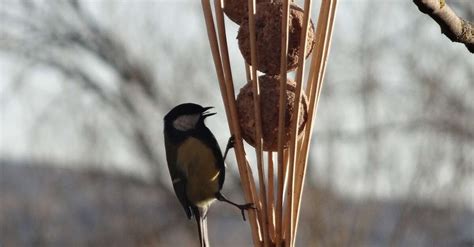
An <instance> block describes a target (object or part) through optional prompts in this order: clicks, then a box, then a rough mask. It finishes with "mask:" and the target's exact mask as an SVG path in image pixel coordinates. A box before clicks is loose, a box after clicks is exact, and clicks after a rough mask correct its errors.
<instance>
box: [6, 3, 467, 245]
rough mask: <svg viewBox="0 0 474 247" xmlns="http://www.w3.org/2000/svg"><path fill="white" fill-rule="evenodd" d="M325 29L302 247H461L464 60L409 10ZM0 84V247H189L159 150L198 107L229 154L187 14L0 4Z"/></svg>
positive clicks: (200, 28) (356, 17) (227, 216)
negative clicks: (165, 127)
mask: <svg viewBox="0 0 474 247" xmlns="http://www.w3.org/2000/svg"><path fill="white" fill-rule="evenodd" d="M317 2H318V1H316V3H315V6H318V3H317ZM450 4H451V6H452V7H453V8H455V10H456V12H458V13H459V14H460V15H461V16H463V17H464V18H465V19H467V20H471V21H472V20H474V3H473V2H472V1H471V0H459V1H452V2H450ZM314 11H315V12H314V14H313V18H314V17H315V16H316V13H317V9H315V10H314ZM338 11H339V13H338V20H337V21H336V26H335V33H334V38H333V40H334V41H333V45H332V51H331V56H330V59H329V65H328V74H327V76H326V83H325V88H324V90H323V97H322V100H321V103H320V108H319V114H318V119H317V122H316V133H315V138H314V143H313V149H312V153H311V156H310V162H309V164H310V167H309V169H310V172H309V175H310V178H309V179H307V185H306V191H305V194H304V195H305V196H304V199H303V208H302V216H301V221H300V224H301V225H300V233H299V234H300V235H299V239H298V242H297V244H298V245H299V246H464V245H465V246H472V243H473V241H474V237H473V235H472V233H473V232H474V214H473V209H474V198H473V196H472V195H473V191H472V189H473V187H474V179H473V178H474V164H473V160H474V151H473V150H474V125H473V124H472V123H473V122H474V100H473V95H474V81H473V79H472V78H474V69H473V68H474V60H473V59H472V55H471V54H469V53H468V52H467V51H466V49H465V47H464V46H463V45H461V44H455V43H450V42H446V37H444V36H441V35H440V34H439V27H438V26H436V25H435V24H434V23H433V22H432V21H431V20H429V19H428V18H427V17H426V16H424V15H422V14H421V13H420V12H419V11H418V10H417V8H416V6H414V5H413V4H412V3H410V2H402V1H388V2H382V1H375V0H371V1H369V0H366V1H355V0H354V1H341V3H340V6H339V10H338ZM227 25H228V27H229V28H228V35H230V36H229V37H228V42H229V44H230V45H231V47H230V52H231V57H232V61H231V62H232V64H233V66H234V69H233V72H234V78H235V81H236V82H240V85H243V83H244V82H245V73H244V71H243V68H244V66H243V60H242V58H241V56H240V54H239V51H238V48H237V46H236V43H237V42H236V41H235V40H234V39H233V36H232V35H233V34H236V30H237V28H238V27H237V26H235V25H234V24H232V23H231V22H228V23H227ZM0 72H1V74H2V78H0V93H1V98H0V106H1V108H0V112H1V122H0V124H1V125H0V127H1V128H0V131H1V136H0V137H1V141H0V153H1V159H0V161H1V164H0V171H1V174H0V192H1V193H0V246H71V245H74V246H104V245H111V246H151V245H153V246H156V245H158V246H169V245H175V246H190V245H192V244H196V245H197V235H196V233H195V229H194V225H193V224H194V222H192V221H187V219H186V218H185V215H184V213H183V212H182V210H181V209H180V208H179V206H178V204H177V200H175V198H174V196H173V195H172V192H171V191H170V181H169V178H168V175H167V170H166V169H165V168H164V166H165V158H164V153H163V151H164V148H163V144H162V139H163V137H162V135H161V132H162V116H163V114H164V113H166V112H167V111H168V110H169V109H170V108H171V107H173V106H174V105H177V104H179V103H182V102H198V103H201V104H203V105H214V106H216V107H217V111H218V112H219V115H218V116H216V117H215V118H214V119H213V120H212V121H209V122H208V125H209V126H210V128H211V129H212V130H213V131H214V132H215V133H216V136H217V138H218V140H219V141H220V143H221V144H222V145H223V144H224V143H225V140H226V139H227V138H228V130H227V127H226V124H223V123H225V121H226V120H225V114H224V111H223V107H222V106H221V104H222V103H221V100H220V94H219V92H218V89H217V86H218V84H217V80H216V78H215V71H214V68H213V65H212V60H211V57H210V50H209V47H208V42H207V38H206V32H205V27H204V21H203V19H202V14H201V9H200V5H199V3H198V2H197V1H177V2H174V1H145V0H141V1H136V2H133V3H132V2H130V3H129V2H123V1H113V0H101V1H87V0H84V1H76V0H65V1H40V0H18V1H13V0H4V1H1V3H0ZM237 90H238V89H237ZM229 160H230V159H229ZM233 164H234V163H232V162H231V163H230V165H229V169H230V170H233V171H235V166H234V165H233ZM232 176H233V177H232ZM230 178H231V179H228V180H229V181H227V182H226V186H225V189H224V190H226V191H232V194H233V195H232V196H233V197H238V196H240V194H241V193H240V187H239V186H238V183H237V182H236V181H237V178H236V175H235V173H234V175H230ZM213 208H214V209H213V210H212V211H211V213H210V223H209V225H210V240H211V243H213V244H214V245H216V246H221V245H227V246H247V245H249V244H250V241H251V240H250V235H249V234H250V233H249V232H250V231H249V229H248V226H247V224H246V223H244V222H241V218H240V217H239V214H238V212H235V211H233V210H232V209H231V208H228V207H226V206H222V205H219V204H217V205H215V206H214V207H213ZM245 236H248V238H246V237H245Z"/></svg>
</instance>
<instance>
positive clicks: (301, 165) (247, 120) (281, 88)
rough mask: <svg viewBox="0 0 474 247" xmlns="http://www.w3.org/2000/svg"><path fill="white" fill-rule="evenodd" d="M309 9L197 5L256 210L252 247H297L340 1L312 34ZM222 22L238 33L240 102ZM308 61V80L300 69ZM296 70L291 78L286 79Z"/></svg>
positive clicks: (250, 1) (244, 2)
mask: <svg viewBox="0 0 474 247" xmlns="http://www.w3.org/2000/svg"><path fill="white" fill-rule="evenodd" d="M312 2H313V1H312V0H305V1H304V6H297V5H296V4H295V3H293V1H291V0H214V12H213V11H212V8H211V0H202V1H201V3H202V7H203V11H204V17H205V20H206V27H207V34H208V38H209V43H210V48H211V53H212V57H213V60H214V65H215V68H216V73H217V79H218V81H219V88H220V92H221V96H222V100H223V102H224V106H225V110H226V116H227V120H228V124H229V129H230V131H231V134H232V135H234V136H235V154H236V159H237V165H238V169H239V174H240V178H241V183H242V187H243V191H244V196H245V200H246V201H247V202H249V203H254V204H255V206H256V210H250V211H249V224H250V227H251V231H252V238H253V243H254V245H255V246H295V239H296V233H297V229H298V228H297V226H298V219H299V215H300V205H301V198H302V195H303V194H302V193H303V186H304V179H305V175H306V168H307V163H308V155H309V145H310V143H311V137H312V132H313V123H314V119H315V116H316V110H317V107H318V102H319V97H320V95H321V89H322V85H323V80H324V73H325V70H326V63H327V60H328V55H329V49H330V44H331V35H332V30H333V26H334V19H335V13H336V6H337V0H321V6H320V11H319V16H318V18H317V23H316V27H315V26H314V24H313V21H312V19H311V9H312V4H313V3H312ZM226 16H227V17H226ZM225 18H230V19H231V20H232V21H234V22H235V23H237V24H238V25H240V28H239V32H238V44H239V49H240V51H241V53H242V57H243V59H244V61H245V63H244V65H245V68H246V72H247V82H246V83H244V85H243V86H242V87H241V88H240V91H239V94H238V95H235V94H234V92H235V91H234V82H233V79H232V68H231V65H230V59H229V52H228V47H227V36H226V28H225V22H224V19H225ZM232 40H233V39H232ZM310 56H311V64H310V65H309V73H306V74H307V78H306V79H305V78H304V77H305V69H306V63H305V61H306V58H308V57H310ZM294 70H296V73H295V74H296V76H295V78H294V79H291V78H288V72H290V71H294ZM258 73H263V74H261V75H259V74H258ZM296 102H298V103H296ZM244 141H245V142H247V143H248V144H249V145H250V146H251V147H253V148H251V149H253V150H248V151H249V152H248V153H249V154H253V153H255V159H254V160H256V166H255V167H256V168H257V169H256V171H252V168H251V166H250V164H249V161H248V160H247V156H246V150H245V149H244ZM265 152H266V154H265ZM264 157H266V159H264ZM275 158H276V159H275ZM253 172H257V175H258V176H257V180H254V176H253ZM275 173H276V174H275Z"/></svg>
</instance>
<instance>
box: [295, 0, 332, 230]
mask: <svg viewBox="0 0 474 247" xmlns="http://www.w3.org/2000/svg"><path fill="white" fill-rule="evenodd" d="M326 2H327V1H323V2H322V3H321V5H322V6H321V13H320V15H319V16H320V18H321V19H320V20H324V21H321V23H323V25H319V23H320V20H318V29H319V30H318V31H317V34H318V36H319V37H320V38H319V39H318V40H319V42H323V43H322V44H321V46H318V48H319V47H321V48H322V49H317V51H315V56H314V57H313V59H317V61H318V63H317V65H318V69H317V71H318V72H317V73H314V74H310V75H309V78H308V79H309V82H308V86H309V87H310V88H311V91H310V104H309V109H310V110H309V112H308V120H309V121H308V123H307V124H308V125H307V127H306V129H305V133H304V141H303V146H302V148H301V151H302V155H301V156H300V159H299V160H298V163H299V164H300V165H301V169H299V171H297V172H298V177H300V178H301V180H300V183H299V184H297V185H296V196H297V200H296V202H297V207H296V210H297V211H296V218H295V226H296V227H298V220H299V213H300V208H299V207H300V205H301V197H302V193H303V186H304V181H305V178H306V170H307V166H308V164H307V163H308V154H309V144H310V143H311V136H312V132H313V127H314V125H313V123H314V119H315V117H316V113H317V109H318V103H319V99H320V94H321V89H322V85H323V82H324V74H325V69H326V65H327V57H328V55H329V49H330V44H331V37H332V30H333V25H334V18H335V13H336V7H337V0H330V2H328V3H327V4H326ZM323 27H324V28H323ZM321 28H323V29H324V30H321ZM314 84H316V85H314Z"/></svg>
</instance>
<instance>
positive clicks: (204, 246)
mask: <svg viewBox="0 0 474 247" xmlns="http://www.w3.org/2000/svg"><path fill="white" fill-rule="evenodd" d="M193 213H194V218H196V223H197V226H198V233H199V241H200V243H201V247H209V238H208V235H207V208H206V209H202V208H193Z"/></svg>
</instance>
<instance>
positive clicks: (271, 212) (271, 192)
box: [267, 151, 275, 242]
mask: <svg viewBox="0 0 474 247" xmlns="http://www.w3.org/2000/svg"><path fill="white" fill-rule="evenodd" d="M267 153H268V157H267V162H268V170H267V172H268V174H267V175H268V178H267V182H268V191H267V192H268V193H267V194H268V196H267V197H268V199H267V201H268V210H267V211H268V216H267V217H268V221H269V225H268V226H269V229H268V233H269V235H270V239H271V241H272V242H275V186H274V170H273V152H271V151H268V152H267Z"/></svg>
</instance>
